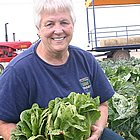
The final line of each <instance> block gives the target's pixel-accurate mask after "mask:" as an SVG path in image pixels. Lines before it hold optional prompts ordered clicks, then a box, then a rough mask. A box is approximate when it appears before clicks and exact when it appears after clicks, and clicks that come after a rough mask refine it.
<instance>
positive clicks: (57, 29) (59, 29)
mask: <svg viewBox="0 0 140 140" xmlns="http://www.w3.org/2000/svg"><path fill="white" fill-rule="evenodd" d="M54 33H55V34H62V33H63V28H62V26H61V25H56V26H55V27H54Z"/></svg>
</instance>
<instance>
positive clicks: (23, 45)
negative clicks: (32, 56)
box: [0, 23, 32, 73]
mask: <svg viewBox="0 0 140 140" xmlns="http://www.w3.org/2000/svg"><path fill="white" fill-rule="evenodd" d="M6 25H7V23H6V24H5V31H6V39H5V40H6V42H0V73H1V71H3V70H4V63H5V62H10V61H11V60H12V59H13V58H14V57H15V56H17V55H18V50H21V51H23V50H24V49H27V48H29V47H30V46H31V44H32V43H31V42H30V41H13V42H8V37H7V26H6Z"/></svg>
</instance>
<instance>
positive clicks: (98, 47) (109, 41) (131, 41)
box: [85, 0, 140, 60]
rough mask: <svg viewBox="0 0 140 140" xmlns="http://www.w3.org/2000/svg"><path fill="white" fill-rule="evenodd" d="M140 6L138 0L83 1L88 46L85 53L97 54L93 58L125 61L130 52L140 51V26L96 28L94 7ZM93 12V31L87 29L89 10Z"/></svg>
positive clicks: (139, 0)
mask: <svg viewBox="0 0 140 140" xmlns="http://www.w3.org/2000/svg"><path fill="white" fill-rule="evenodd" d="M126 4H140V0H129V1H125V0H106V1H104V0H100V1H98V0H85V5H86V12H87V28H88V44H89V46H90V47H91V48H90V49H89V50H87V51H94V52H97V53H96V55H95V57H99V56H107V58H105V59H112V60H119V59H122V60H125V59H128V60H129V58H130V52H131V50H135V51H138V50H139V49H140V25H128V26H116V27H102V28H96V21H95V6H103V5H105V6H106V5H126ZM90 9H92V10H93V20H94V29H92V30H90V28H89V15H88V14H89V12H88V11H89V10H90Z"/></svg>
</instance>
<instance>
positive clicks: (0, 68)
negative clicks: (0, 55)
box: [0, 64, 4, 74]
mask: <svg viewBox="0 0 140 140" xmlns="http://www.w3.org/2000/svg"><path fill="white" fill-rule="evenodd" d="M3 71H4V67H3V65H2V64H0V74H1V73H2V72H3Z"/></svg>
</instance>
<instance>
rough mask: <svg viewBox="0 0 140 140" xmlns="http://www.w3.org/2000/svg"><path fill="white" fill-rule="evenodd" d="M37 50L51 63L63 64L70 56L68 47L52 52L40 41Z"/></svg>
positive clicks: (41, 56) (39, 54)
mask: <svg viewBox="0 0 140 140" xmlns="http://www.w3.org/2000/svg"><path fill="white" fill-rule="evenodd" d="M36 52H37V54H38V56H39V57H40V58H41V59H42V60H43V61H45V62H46V63H48V64H51V65H63V64H65V63H66V62H67V60H68V57H69V51H68V49H67V50H64V51H62V52H57V53H56V52H55V53H50V52H49V51H47V49H45V48H43V46H42V43H41V42H40V43H39V45H38V47H37V49H36Z"/></svg>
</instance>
